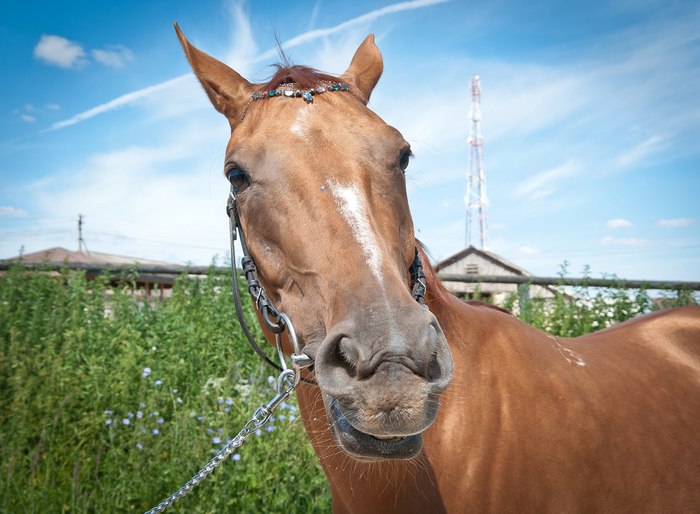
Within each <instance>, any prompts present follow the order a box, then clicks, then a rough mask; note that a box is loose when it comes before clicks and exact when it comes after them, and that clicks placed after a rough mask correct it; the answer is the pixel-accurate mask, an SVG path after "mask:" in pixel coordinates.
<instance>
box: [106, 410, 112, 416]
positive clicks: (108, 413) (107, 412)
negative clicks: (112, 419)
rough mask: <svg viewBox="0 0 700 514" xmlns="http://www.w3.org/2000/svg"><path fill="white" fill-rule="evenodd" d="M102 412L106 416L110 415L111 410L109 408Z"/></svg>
mask: <svg viewBox="0 0 700 514" xmlns="http://www.w3.org/2000/svg"><path fill="white" fill-rule="evenodd" d="M104 414H105V415H106V416H111V415H112V411H111V410H106V411H104Z"/></svg>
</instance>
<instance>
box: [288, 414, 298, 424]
mask: <svg viewBox="0 0 700 514" xmlns="http://www.w3.org/2000/svg"><path fill="white" fill-rule="evenodd" d="M295 419H297V417H296V416H295V415H294V414H290V415H289V421H290V423H291V422H292V421H294V420H295Z"/></svg>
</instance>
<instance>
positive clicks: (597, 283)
mask: <svg viewBox="0 0 700 514" xmlns="http://www.w3.org/2000/svg"><path fill="white" fill-rule="evenodd" d="M438 276H439V277H440V279H441V280H443V281H444V282H465V283H467V284H478V283H482V284H487V283H488V284H528V285H533V286H583V287H614V288H621V289H673V290H677V289H689V290H692V291H700V282H684V281H678V280H626V279H622V278H588V277H585V278H572V277H531V276H522V275H453V274H448V273H439V274H438Z"/></svg>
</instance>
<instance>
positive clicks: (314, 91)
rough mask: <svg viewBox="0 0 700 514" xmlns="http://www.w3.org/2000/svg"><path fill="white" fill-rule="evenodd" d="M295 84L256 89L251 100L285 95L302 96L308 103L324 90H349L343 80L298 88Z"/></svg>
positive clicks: (288, 96) (289, 96)
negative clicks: (264, 89)
mask: <svg viewBox="0 0 700 514" xmlns="http://www.w3.org/2000/svg"><path fill="white" fill-rule="evenodd" d="M295 86H296V84H280V85H279V86H277V89H270V90H269V91H256V92H255V93H253V100H262V99H264V98H272V97H273V96H286V97H287V98H303V99H304V101H305V102H306V103H307V104H310V103H313V102H314V96H316V95H321V94H323V93H325V92H326V91H350V86H348V85H347V84H346V83H345V82H325V83H323V84H320V85H318V86H316V87H312V88H310V89H299V88H297V87H295Z"/></svg>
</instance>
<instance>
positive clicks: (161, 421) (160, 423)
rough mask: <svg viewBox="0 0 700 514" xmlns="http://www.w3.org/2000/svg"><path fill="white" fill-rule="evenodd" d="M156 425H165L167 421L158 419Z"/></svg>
mask: <svg viewBox="0 0 700 514" xmlns="http://www.w3.org/2000/svg"><path fill="white" fill-rule="evenodd" d="M156 423H158V424H159V425H162V424H163V423H165V420H164V419H163V418H158V419H157V420H156Z"/></svg>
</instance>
